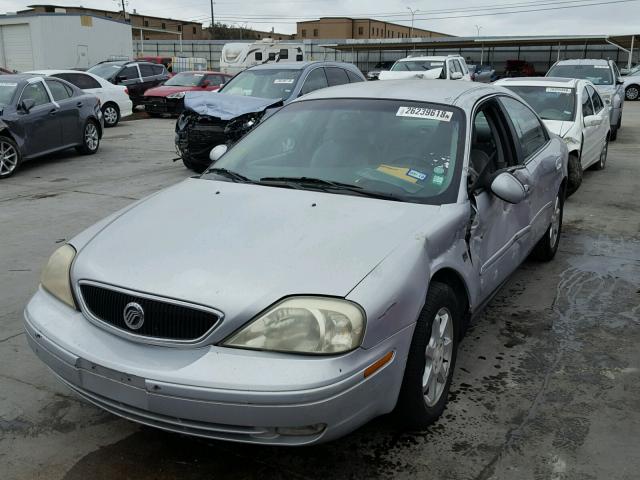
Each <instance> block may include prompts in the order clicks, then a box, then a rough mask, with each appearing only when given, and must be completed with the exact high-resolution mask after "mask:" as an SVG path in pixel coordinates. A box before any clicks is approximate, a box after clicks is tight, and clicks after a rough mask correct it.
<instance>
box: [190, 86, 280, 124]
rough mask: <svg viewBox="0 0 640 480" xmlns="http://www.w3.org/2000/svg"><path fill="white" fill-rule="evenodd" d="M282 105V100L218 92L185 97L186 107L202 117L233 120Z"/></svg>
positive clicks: (197, 93)
mask: <svg viewBox="0 0 640 480" xmlns="http://www.w3.org/2000/svg"><path fill="white" fill-rule="evenodd" d="M277 105H282V100H281V99H273V98H258V97H248V96H243V95H227V94H225V93H217V92H189V93H187V94H186V95H185V97H184V107H185V109H187V110H193V111H194V112H196V113H198V114H200V115H208V116H210V117H216V118H219V119H220V120H231V119H233V118H236V117H239V116H241V115H246V114H247V113H256V112H262V111H264V110H266V109H267V108H270V107H275V106H277Z"/></svg>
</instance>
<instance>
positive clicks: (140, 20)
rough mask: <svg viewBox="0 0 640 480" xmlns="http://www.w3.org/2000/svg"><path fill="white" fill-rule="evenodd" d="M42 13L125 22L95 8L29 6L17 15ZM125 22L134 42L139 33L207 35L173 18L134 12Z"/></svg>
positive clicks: (159, 36) (187, 37)
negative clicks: (72, 14)
mask: <svg viewBox="0 0 640 480" xmlns="http://www.w3.org/2000/svg"><path fill="white" fill-rule="evenodd" d="M43 13H57V14H65V13H75V14H78V13H79V14H84V15H94V16H96V17H103V18H110V19H113V20H125V18H123V14H122V12H121V11H120V12H114V11H111V10H100V9H96V8H85V7H68V6H60V5H29V8H28V9H27V10H21V11H19V12H18V14H19V15H33V14H43ZM126 21H127V22H128V23H130V24H131V28H132V33H133V39H134V40H140V33H141V31H142V35H143V36H144V39H145V40H177V39H178V38H179V35H178V34H182V38H183V40H203V39H205V38H208V34H203V31H202V24H201V23H196V22H188V21H183V20H175V19H173V18H164V17H150V16H148V15H140V14H138V13H136V11H135V10H134V11H133V12H132V13H127V16H126ZM154 30H167V31H171V32H176V33H175V34H172V33H165V32H158V31H154Z"/></svg>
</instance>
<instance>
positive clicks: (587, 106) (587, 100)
mask: <svg viewBox="0 0 640 480" xmlns="http://www.w3.org/2000/svg"><path fill="white" fill-rule="evenodd" d="M593 114H594V111H593V104H592V103H591V96H590V95H589V92H588V91H587V89H586V88H583V89H582V116H583V117H588V116H589V115H593Z"/></svg>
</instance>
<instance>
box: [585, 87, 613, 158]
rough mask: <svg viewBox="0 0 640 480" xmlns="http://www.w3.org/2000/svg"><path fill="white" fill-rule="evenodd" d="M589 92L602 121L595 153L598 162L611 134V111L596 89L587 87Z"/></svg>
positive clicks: (596, 113)
mask: <svg viewBox="0 0 640 480" xmlns="http://www.w3.org/2000/svg"><path fill="white" fill-rule="evenodd" d="M587 90H588V91H589V95H591V103H592V104H593V111H594V114H595V115H597V116H598V118H599V119H600V125H598V128H597V129H596V131H597V133H598V140H599V142H598V145H597V146H596V151H595V152H594V158H595V161H598V160H600V154H601V153H602V149H603V148H604V144H605V142H606V141H607V135H608V133H609V128H610V127H609V123H608V122H609V111H608V110H607V109H606V108H605V106H604V102H603V101H602V97H600V94H599V93H598V92H597V91H596V89H595V88H593V87H592V86H591V85H587Z"/></svg>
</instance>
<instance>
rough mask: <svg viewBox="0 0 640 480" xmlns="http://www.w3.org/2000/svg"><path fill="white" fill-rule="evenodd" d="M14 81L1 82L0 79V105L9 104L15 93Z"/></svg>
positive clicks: (15, 85)
mask: <svg viewBox="0 0 640 480" xmlns="http://www.w3.org/2000/svg"><path fill="white" fill-rule="evenodd" d="M17 87H18V84H17V83H16V82H3V81H2V80H0V105H10V104H11V99H12V98H13V95H14V94H15V93H16V88H17Z"/></svg>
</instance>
